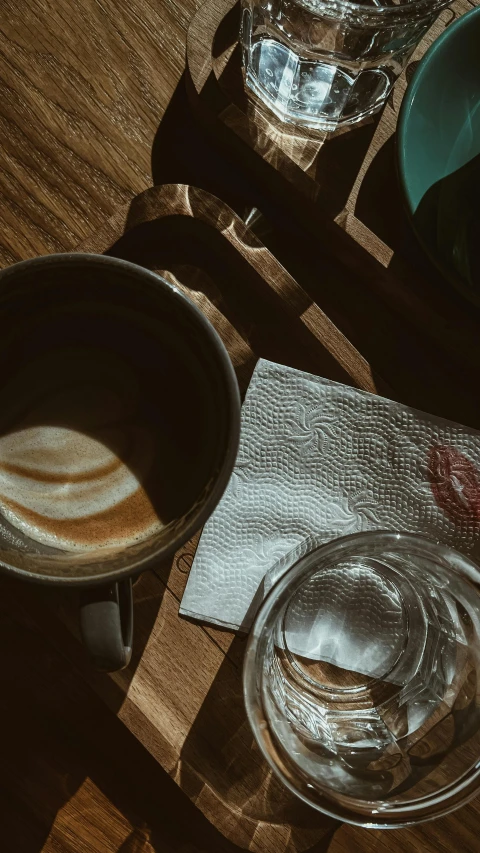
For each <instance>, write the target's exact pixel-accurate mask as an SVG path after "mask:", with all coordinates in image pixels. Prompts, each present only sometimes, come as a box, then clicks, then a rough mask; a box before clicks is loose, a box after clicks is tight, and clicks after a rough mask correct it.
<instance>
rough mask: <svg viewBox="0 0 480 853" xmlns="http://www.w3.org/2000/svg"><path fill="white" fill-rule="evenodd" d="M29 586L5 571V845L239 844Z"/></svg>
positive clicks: (19, 852)
mask: <svg viewBox="0 0 480 853" xmlns="http://www.w3.org/2000/svg"><path fill="white" fill-rule="evenodd" d="M25 588H27V591H28V590H29V589H30V590H31V589H33V587H31V586H30V585H25V584H24V583H21V582H18V581H15V582H12V581H10V579H7V578H2V579H0V589H1V596H0V642H1V644H2V648H3V649H4V650H6V649H8V654H4V657H3V664H2V691H1V695H0V724H1V725H2V730H3V732H4V733H5V737H4V739H3V743H2V774H1V777H0V795H1V796H0V821H1V844H0V849H1V850H2V853H3V851H5V853H40V851H42V850H47V848H48V850H53V849H55V850H57V849H58V850H59V851H64V850H67V849H68V850H70V849H73V848H72V844H73V847H74V848H75V850H77V849H82V850H84V849H85V850H87V849H88V850H93V849H95V850H97V849H100V848H99V847H98V845H99V844H100V845H101V849H102V850H105V851H106V853H107V851H111V853H113V851H117V850H122V851H123V853H141V852H142V851H145V853H146V851H148V853H151V851H158V853H165V851H169V853H174V851H177V850H178V851H179V853H180V851H182V853H183V851H186V850H198V851H199V853H200V851H205V853H206V852H207V851H208V853H235V848H234V846H233V845H231V844H229V842H227V841H226V840H225V839H224V838H223V837H222V836H221V835H220V833H218V832H217V831H216V830H215V829H214V828H213V827H212V826H211V824H210V823H209V822H208V821H207V820H206V819H205V818H204V817H203V815H202V814H201V813H200V812H199V811H198V810H197V809H196V808H195V807H194V806H193V805H192V803H190V802H189V800H188V799H187V797H185V795H184V794H183V793H182V792H181V791H180V790H179V788H178V786H177V785H176V784H175V782H174V781H173V780H172V779H170V778H169V777H168V776H167V774H166V773H165V772H164V771H163V770H162V768H161V767H160V766H159V764H158V763H157V761H155V759H154V758H153V757H152V756H150V755H149V753H148V752H147V751H146V750H145V749H144V748H143V747H142V746H141V745H140V743H138V741H137V740H136V738H135V737H134V736H133V735H132V734H131V733H130V732H129V731H128V729H127V728H126V727H125V726H124V725H123V723H121V722H120V721H119V720H118V719H116V718H115V716H114V715H112V714H111V713H110V712H109V710H108V709H107V708H106V707H105V705H104V703H103V702H101V701H100V700H99V699H98V697H97V696H96V695H95V693H94V692H93V691H92V690H91V689H90V687H88V685H87V684H86V682H85V681H84V679H83V678H82V676H81V671H80V670H79V669H78V668H77V667H76V666H75V665H74V664H72V659H71V655H70V653H69V650H68V648H63V649H62V650H61V651H59V650H58V647H57V644H56V642H55V640H56V637H55V635H53V636H52V631H51V630H49V629H50V628H53V626H52V625H50V626H46V631H45V632H42V631H41V630H39V627H38V625H37V624H36V622H35V621H34V620H33V619H32V617H31V613H30V608H29V607H28V602H26V601H24V600H23V591H24V590H25ZM25 605H26V606H25ZM39 606H41V602H39ZM138 615H139V617H142V616H143V617H145V616H146V614H145V613H143V614H142V613H140V614H138ZM52 640H53V642H52ZM105 678H106V676H105ZM126 836H128V837H126ZM72 839H74V840H73V841H72ZM99 839H100V840H99Z"/></svg>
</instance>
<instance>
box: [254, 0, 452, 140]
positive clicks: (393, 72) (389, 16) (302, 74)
mask: <svg viewBox="0 0 480 853" xmlns="http://www.w3.org/2000/svg"><path fill="white" fill-rule="evenodd" d="M450 2H451V0H408V2H405V0H400V2H397V0H383V4H381V3H379V2H377V0H365V2H363V3H351V2H349V1H348V0H242V5H243V9H242V25H241V43H242V48H243V59H244V66H245V77H246V83H247V86H248V87H249V88H250V89H251V90H252V91H253V92H254V93H255V94H256V95H258V97H259V98H260V99H261V100H262V101H263V102H264V103H265V104H267V106H268V107H270V109H271V110H272V111H273V112H274V113H275V114H276V115H277V116H278V117H279V118H280V119H282V120H283V121H289V122H293V123H294V124H297V125H301V126H305V127H311V128H318V129H321V130H332V129H334V128H336V127H339V126H341V125H347V124H353V123H355V122H358V121H361V120H362V119H364V118H365V117H366V116H369V115H372V114H373V113H375V112H377V110H379V109H380V107H381V106H382V104H383V103H384V102H385V100H386V98H387V97H388V94H389V92H390V90H391V88H392V86H393V84H394V82H395V80H396V78H397V77H398V75H399V74H400V72H401V71H402V69H403V68H404V66H405V64H406V62H407V60H408V58H409V56H410V55H411V53H412V51H413V50H414V48H415V46H416V45H417V44H418V42H419V41H420V39H421V38H422V37H423V35H424V33H425V32H426V30H427V29H428V28H429V27H430V26H431V24H432V23H433V22H434V20H435V18H436V17H437V15H438V12H439V11H440V9H442V8H444V7H445V6H448V5H449V3H450Z"/></svg>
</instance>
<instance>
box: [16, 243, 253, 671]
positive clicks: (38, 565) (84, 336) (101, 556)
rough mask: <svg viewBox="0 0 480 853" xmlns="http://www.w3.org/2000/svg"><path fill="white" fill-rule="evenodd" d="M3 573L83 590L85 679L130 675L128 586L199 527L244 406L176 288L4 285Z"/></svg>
mask: <svg viewBox="0 0 480 853" xmlns="http://www.w3.org/2000/svg"><path fill="white" fill-rule="evenodd" d="M0 322H1V326H2V329H3V334H2V340H1V341H0V382H1V401H2V405H1V407H0V408H1V412H0V569H1V570H3V571H4V572H7V573H10V574H13V575H14V576H16V577H18V578H23V579H25V580H29V581H34V582H37V583H42V584H44V585H52V586H53V585H55V586H62V587H77V588H78V587H80V588H86V589H85V590H84V592H83V595H82V604H81V612H80V621H81V628H82V635H83V638H84V641H85V643H86V645H87V647H88V649H89V652H90V655H91V658H92V661H93V663H94V664H95V666H97V667H98V668H99V669H103V670H109V671H113V670H115V669H120V668H122V667H124V666H126V665H127V664H128V662H129V659H130V654H131V646H132V624H133V616H132V613H133V610H132V591H131V577H132V576H134V575H137V574H138V573H139V572H140V571H142V570H143V569H145V568H147V567H149V566H150V565H151V564H152V563H153V562H155V561H160V560H163V559H165V558H167V557H169V556H171V555H172V554H173V553H174V552H175V551H176V550H177V549H178V548H179V547H180V546H181V545H182V544H183V543H184V542H185V541H187V540H188V539H189V538H190V537H191V536H192V535H193V534H194V533H195V531H197V530H198V529H199V527H200V526H201V525H202V524H203V523H204V522H205V521H206V519H207V518H208V516H209V515H210V514H211V512H212V511H213V509H214V507H215V506H216V504H217V502H218V501H219V499H220V497H221V495H222V493H223V491H224V489H225V487H226V484H227V482H228V479H229V477H230V474H231V471H232V468H233V465H234V461H235V456H236V452H237V447H238V438H239V429H240V399H239V392H238V386H237V382H236V378H235V374H234V371H233V368H232V365H231V362H230V359H229V356H228V354H227V351H226V350H225V347H224V345H223V343H222V342H221V340H220V338H219V337H218V335H217V333H216V332H215V330H214V329H213V327H212V326H211V324H210V323H209V321H208V320H207V319H206V318H205V317H204V316H203V314H202V313H201V312H200V311H199V310H198V308H197V307H196V306H195V305H194V304H193V303H192V302H191V301H190V300H189V299H188V298H187V297H186V296H185V295H184V294H183V293H181V292H180V291H179V290H178V289H177V288H175V287H173V286H172V285H170V284H168V283H167V282H166V281H165V280H164V279H162V278H161V277H160V276H158V275H156V274H155V273H152V272H149V271H148V270H145V269H143V268H142V267H139V266H137V265H135V264H131V263H127V262H126V261H122V260H118V259H115V258H108V257H103V256H101V255H82V254H70V255H67V254H65V255H50V256H45V257H40V258H36V259H34V260H31V261H25V262H22V263H19V264H16V265H14V266H12V267H9V268H8V269H5V270H3V271H1V272H0Z"/></svg>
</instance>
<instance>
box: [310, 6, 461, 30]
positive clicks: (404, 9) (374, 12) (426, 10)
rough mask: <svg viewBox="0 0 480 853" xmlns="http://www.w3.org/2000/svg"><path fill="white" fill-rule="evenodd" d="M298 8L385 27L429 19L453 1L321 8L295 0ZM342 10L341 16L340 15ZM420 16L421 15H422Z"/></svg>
mask: <svg viewBox="0 0 480 853" xmlns="http://www.w3.org/2000/svg"><path fill="white" fill-rule="evenodd" d="M294 3H295V4H296V5H297V6H300V7H301V8H303V9H307V10H308V11H310V12H311V13H312V14H313V15H316V16H318V17H323V16H324V14H325V13H329V12H330V13H332V17H335V18H342V19H343V18H345V17H347V18H348V17H349V15H352V17H355V18H357V17H358V18H361V19H362V20H363V21H365V23H367V24H368V23H369V22H372V24H373V23H375V24H378V21H379V20H380V19H381V20H382V21H383V23H384V25H385V27H386V26H387V21H388V26H391V25H393V24H394V23H395V22H397V21H399V20H403V18H408V17H412V16H413V18H414V19H416V20H419V21H420V20H422V19H423V18H429V17H430V16H431V15H433V14H435V13H436V12H440V11H441V10H442V9H444V8H446V7H447V6H449V5H450V4H451V3H452V0H412V2H408V0H404V2H401V3H399V4H398V5H395V6H386V5H378V6H377V5H375V6H365V5H364V4H362V3H357V2H353V1H352V0H322V5H321V8H319V7H318V6H316V4H315V3H314V2H312V0H294ZM339 10H341V14H339ZM422 12H423V14H420V17H418V16H419V13H422Z"/></svg>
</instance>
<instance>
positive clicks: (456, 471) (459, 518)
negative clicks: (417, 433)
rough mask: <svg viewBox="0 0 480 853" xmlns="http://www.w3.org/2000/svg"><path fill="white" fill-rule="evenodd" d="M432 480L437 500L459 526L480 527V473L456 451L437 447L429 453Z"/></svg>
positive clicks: (430, 478) (429, 470)
mask: <svg viewBox="0 0 480 853" xmlns="http://www.w3.org/2000/svg"><path fill="white" fill-rule="evenodd" d="M428 477H429V480H430V486H431V488H432V492H433V495H434V497H435V500H436V502H437V504H438V506H439V507H440V509H442V510H443V511H444V513H445V514H446V515H448V517H449V518H450V519H451V520H452V521H453V522H455V524H465V523H466V524H474V525H475V526H478V525H479V524H480V472H479V471H478V469H477V468H476V467H475V465H474V464H473V463H472V462H470V460H469V459H467V457H466V456H464V455H463V453H460V451H459V450H456V449H455V447H450V446H448V445H442V444H436V445H434V446H433V447H432V448H431V449H430V452H429V457H428Z"/></svg>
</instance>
